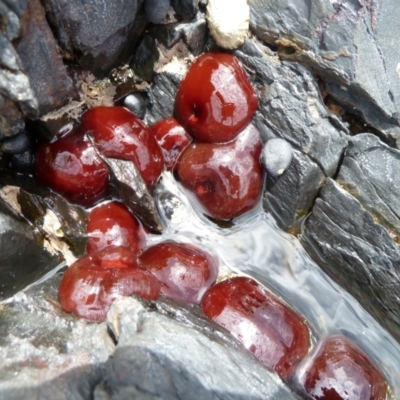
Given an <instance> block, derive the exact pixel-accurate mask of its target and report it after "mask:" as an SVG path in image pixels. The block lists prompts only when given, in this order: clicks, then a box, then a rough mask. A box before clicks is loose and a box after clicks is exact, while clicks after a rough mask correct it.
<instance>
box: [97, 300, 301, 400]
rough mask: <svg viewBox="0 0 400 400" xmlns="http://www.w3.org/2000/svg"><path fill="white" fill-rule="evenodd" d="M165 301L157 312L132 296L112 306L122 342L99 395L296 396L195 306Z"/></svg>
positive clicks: (112, 317) (112, 323)
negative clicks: (137, 393)
mask: <svg viewBox="0 0 400 400" xmlns="http://www.w3.org/2000/svg"><path fill="white" fill-rule="evenodd" d="M161 303H162V302H160V303H159V304H158V305H157V304H155V306H156V308H158V311H159V312H154V311H151V310H149V309H146V308H145V307H143V305H142V304H141V303H140V302H139V301H138V300H136V299H134V298H121V299H119V300H117V301H116V302H114V304H113V305H112V307H111V309H110V312H109V314H108V324H109V328H110V329H111V330H112V332H113V333H114V335H115V337H116V338H117V340H118V346H117V348H116V351H115V353H114V357H113V358H112V359H110V360H109V361H108V362H107V363H106V375H105V380H104V382H103V385H102V387H101V388H100V390H99V391H97V392H95V393H96V394H100V393H102V394H103V397H100V398H107V397H105V396H104V394H105V393H106V394H108V396H109V397H108V398H110V399H123V398H127V397H126V393H132V392H135V393H136V392H139V393H140V394H141V395H147V396H150V398H151V399H155V398H158V397H159V398H162V399H165V400H167V399H171V400H172V399H188V400H189V399H204V400H205V399H254V400H256V399H295V398H297V397H296V396H295V395H294V394H292V393H291V392H290V390H289V389H288V388H287V387H286V386H285V385H284V384H283V383H282V382H281V381H280V379H279V378H278V376H277V375H276V374H273V373H271V372H269V371H268V370H267V369H266V368H265V367H263V366H262V365H261V364H260V363H259V362H258V361H257V360H256V359H255V358H254V357H253V356H252V354H251V353H249V352H247V351H246V350H244V349H243V347H242V346H240V344H238V343H237V342H236V340H235V339H233V338H232V337H231V336H230V335H229V334H228V333H227V332H226V331H224V330H223V329H221V328H219V327H217V326H216V325H214V324H213V323H211V322H209V321H207V320H206V319H205V318H204V317H200V316H199V315H200V313H199V312H198V311H197V312H196V308H193V307H192V308H190V307H189V308H186V309H185V308H184V307H180V306H179V305H177V304H174V303H173V302H170V301H167V302H166V304H164V305H162V304H161ZM139 398H140V397H139ZM144 398H145V397H144ZM95 399H96V400H99V397H97V396H96V397H95Z"/></svg>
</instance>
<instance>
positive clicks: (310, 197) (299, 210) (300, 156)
mask: <svg viewBox="0 0 400 400" xmlns="http://www.w3.org/2000/svg"><path fill="white" fill-rule="evenodd" d="M324 182H325V175H324V174H323V172H322V171H321V169H320V168H319V167H318V165H317V164H315V163H314V162H313V161H312V160H311V159H310V158H309V157H308V156H307V155H306V154H304V153H302V152H300V151H297V150H295V151H294V152H293V160H292V163H291V165H290V167H289V168H288V169H287V171H285V172H284V173H283V175H282V176H279V177H273V176H270V175H267V187H266V191H265V193H264V203H263V204H264V209H265V210H266V211H268V212H270V213H271V214H272V216H273V217H274V218H275V220H276V222H277V224H278V226H279V228H281V229H282V230H284V231H288V232H291V233H293V234H298V233H300V226H301V224H302V223H303V221H304V219H305V218H306V216H307V214H308V213H309V211H310V210H311V208H312V206H313V202H314V199H315V197H316V195H317V193H318V190H319V189H320V188H321V186H322V185H323V183H324Z"/></svg>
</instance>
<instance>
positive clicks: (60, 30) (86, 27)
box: [44, 0, 146, 77]
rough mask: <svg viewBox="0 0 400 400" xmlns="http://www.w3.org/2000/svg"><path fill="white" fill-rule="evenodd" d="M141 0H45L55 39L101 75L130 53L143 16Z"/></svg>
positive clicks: (144, 22) (88, 67)
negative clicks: (111, 0) (110, 0)
mask: <svg viewBox="0 0 400 400" xmlns="http://www.w3.org/2000/svg"><path fill="white" fill-rule="evenodd" d="M142 3H143V1H142V0H116V1H113V2H111V3H110V2H109V1H105V0H84V1H70V0H62V1H59V0H45V1H44V5H45V8H46V11H47V15H48V18H49V20H50V22H51V24H52V26H53V29H54V31H55V34H56V37H57V39H58V42H59V43H60V45H61V47H62V48H63V49H64V51H65V52H67V53H68V54H69V55H70V56H73V57H74V56H76V57H77V58H78V61H79V64H80V65H81V67H82V68H83V69H87V70H90V71H91V72H93V73H94V74H95V75H96V76H98V77H104V76H105V75H107V74H108V73H109V72H110V71H111V70H112V69H113V68H114V67H117V66H118V65H119V64H122V63H123V62H126V61H128V60H129V58H130V57H131V55H132V49H134V48H135V46H136V44H137V42H138V39H139V36H140V34H141V33H142V32H143V30H144V29H145V27H146V19H145V18H143V14H141V13H140V12H139V10H140V8H141V5H142Z"/></svg>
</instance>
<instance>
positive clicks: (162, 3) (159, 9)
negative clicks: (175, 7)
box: [144, 0, 171, 24]
mask: <svg viewBox="0 0 400 400" xmlns="http://www.w3.org/2000/svg"><path fill="white" fill-rule="evenodd" d="M170 5H171V2H170V0H145V4H144V11H145V13H146V17H147V19H148V20H149V21H150V22H152V23H153V24H159V23H160V22H161V21H162V20H163V19H164V18H165V17H166V16H167V13H168V10H169V7H170Z"/></svg>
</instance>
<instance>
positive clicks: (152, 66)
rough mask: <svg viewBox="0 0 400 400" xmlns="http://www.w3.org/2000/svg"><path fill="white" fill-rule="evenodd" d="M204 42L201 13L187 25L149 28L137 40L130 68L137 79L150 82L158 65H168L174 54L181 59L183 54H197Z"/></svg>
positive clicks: (203, 26) (205, 35)
mask: <svg viewBox="0 0 400 400" xmlns="http://www.w3.org/2000/svg"><path fill="white" fill-rule="evenodd" d="M206 41H207V27H206V20H205V17H204V14H202V13H199V14H198V15H197V17H196V18H195V19H193V20H192V21H190V22H189V23H174V24H165V25H153V26H151V27H150V28H149V29H148V31H147V32H146V33H145V34H144V35H143V37H142V39H141V42H140V44H139V46H138V49H137V51H136V53H135V56H134V57H133V59H132V62H131V66H132V69H133V70H134V71H135V74H136V75H137V76H138V77H139V78H141V79H143V80H145V81H146V82H152V81H153V80H154V77H155V74H156V73H157V72H158V71H157V69H158V68H160V64H166V63H168V62H170V61H171V58H172V56H174V55H175V56H178V58H182V55H183V53H189V52H190V53H192V54H193V55H195V56H196V55H199V54H201V53H202V52H203V51H204V50H205V46H206ZM174 46H177V48H175V49H174ZM171 49H172V50H171ZM169 50H171V51H169Z"/></svg>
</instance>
